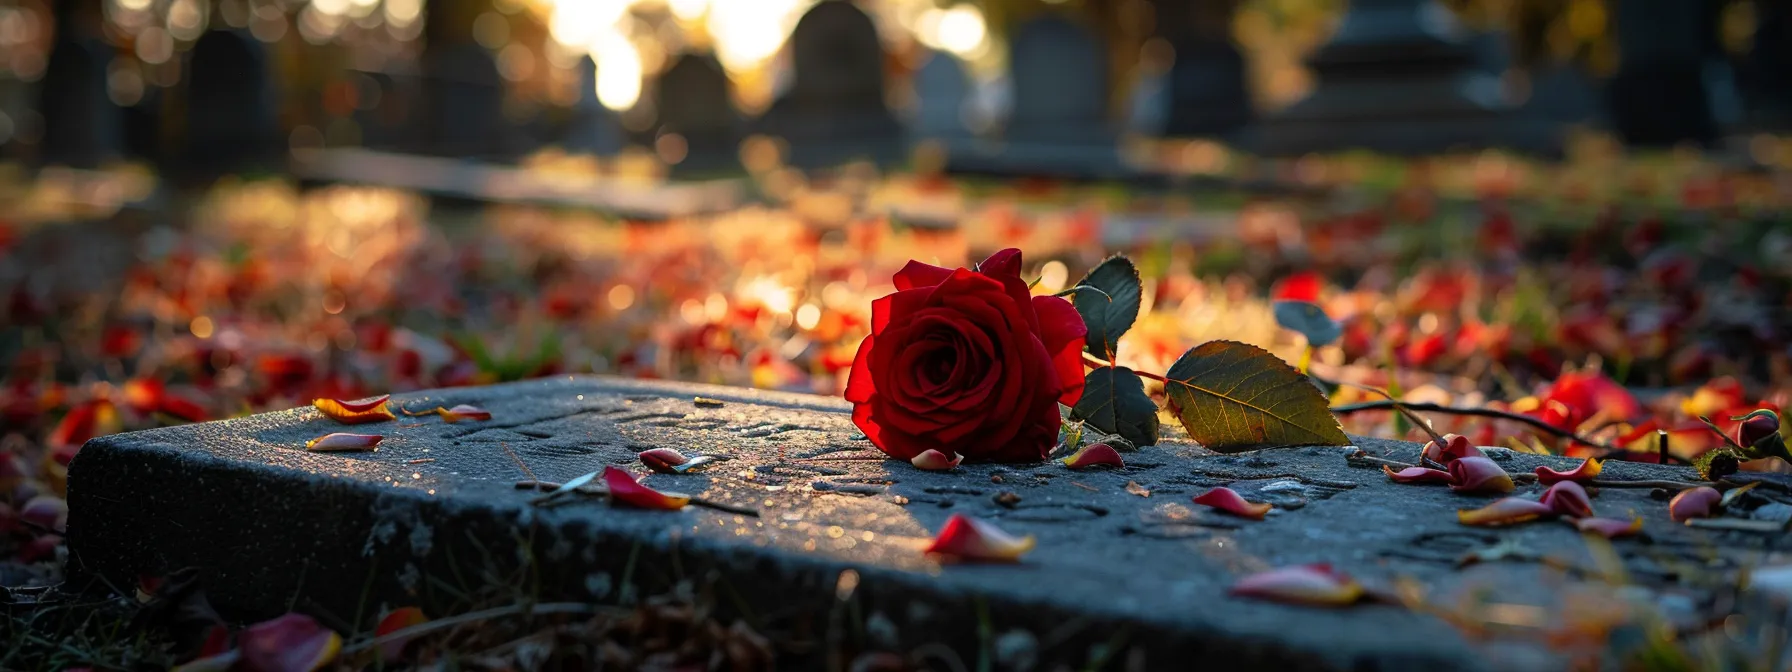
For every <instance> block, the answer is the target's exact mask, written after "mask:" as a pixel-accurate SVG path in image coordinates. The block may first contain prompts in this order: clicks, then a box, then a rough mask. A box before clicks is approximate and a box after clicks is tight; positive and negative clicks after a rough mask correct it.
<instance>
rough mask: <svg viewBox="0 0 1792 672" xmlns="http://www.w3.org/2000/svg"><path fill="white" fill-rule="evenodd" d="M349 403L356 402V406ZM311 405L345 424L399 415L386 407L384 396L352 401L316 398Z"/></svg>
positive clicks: (325, 415)
mask: <svg viewBox="0 0 1792 672" xmlns="http://www.w3.org/2000/svg"><path fill="white" fill-rule="evenodd" d="M349 404H356V406H353V407H351V406H349ZM311 405H312V406H314V407H316V408H317V411H318V412H319V413H322V414H324V417H326V418H329V419H331V420H335V421H337V422H340V423H342V424H345V425H361V424H366V423H369V422H385V421H387V420H397V419H398V416H396V415H392V411H391V409H388V408H386V400H385V398H383V397H369V398H367V399H356V400H354V401H350V402H341V401H337V400H335V399H314V400H312V401H311Z"/></svg>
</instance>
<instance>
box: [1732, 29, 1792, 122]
mask: <svg viewBox="0 0 1792 672" xmlns="http://www.w3.org/2000/svg"><path fill="white" fill-rule="evenodd" d="M1742 66H1743V86H1744V89H1743V94H1744V98H1745V100H1746V102H1747V104H1748V110H1747V113H1746V116H1745V118H1744V122H1743V123H1744V125H1745V127H1747V128H1748V129H1750V130H1768V131H1785V130H1789V129H1792V3H1787V2H1781V1H1772V0H1769V1H1765V2H1756V3H1755V36H1754V41H1753V44H1752V46H1751V48H1750V49H1749V53H1748V56H1747V57H1746V59H1744V61H1743V63H1742Z"/></svg>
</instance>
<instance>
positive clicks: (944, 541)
mask: <svg viewBox="0 0 1792 672" xmlns="http://www.w3.org/2000/svg"><path fill="white" fill-rule="evenodd" d="M1036 543H1037V542H1036V540H1034V539H1033V535H1030V534H1029V535H1027V536H1025V537H1021V538H1018V539H1017V538H1015V537H1014V535H1011V534H1008V533H1007V532H1003V531H1002V530H1001V528H998V527H996V526H995V525H992V524H990V523H986V522H983V521H981V520H977V519H976V518H972V517H970V516H967V515H964V514H962V513H954V514H952V517H951V518H948V519H946V525H945V527H942V528H940V533H939V535H938V536H935V537H934V538H933V543H931V544H928V545H927V548H926V549H924V550H923V552H925V553H927V554H928V555H936V556H940V557H941V558H942V559H947V560H958V561H965V562H1018V561H1020V556H1022V555H1024V554H1026V552H1027V551H1031V550H1033V546H1034V545H1035V544H1036Z"/></svg>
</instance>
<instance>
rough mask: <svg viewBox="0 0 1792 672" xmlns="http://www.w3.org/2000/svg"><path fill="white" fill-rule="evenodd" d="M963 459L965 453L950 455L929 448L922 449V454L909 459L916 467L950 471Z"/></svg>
mask: <svg viewBox="0 0 1792 672" xmlns="http://www.w3.org/2000/svg"><path fill="white" fill-rule="evenodd" d="M963 461H964V456H963V455H958V454H953V455H952V456H950V457H948V456H947V455H946V454H945V453H942V452H940V451H937V450H934V449H932V448H929V449H927V450H924V451H921V454H920V455H916V456H915V459H912V460H909V463H910V464H913V465H915V468H916V469H924V470H927V471H948V470H950V469H952V468H953V467H956V466H958V463H959V462H963Z"/></svg>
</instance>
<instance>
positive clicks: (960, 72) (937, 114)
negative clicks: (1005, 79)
mask: <svg viewBox="0 0 1792 672" xmlns="http://www.w3.org/2000/svg"><path fill="white" fill-rule="evenodd" d="M912 84H913V86H914V89H915V116H914V118H913V119H912V120H911V121H910V122H909V132H910V134H911V135H913V136H914V137H915V138H916V139H918V140H919V139H930V140H939V141H942V142H945V143H947V144H948V145H950V144H955V143H960V142H964V141H967V140H969V139H970V137H971V129H970V127H969V126H968V125H967V124H965V117H966V112H967V110H966V106H967V103H968V102H969V100H970V95H971V82H970V79H969V78H967V77H966V76H965V73H964V64H963V63H960V62H959V61H958V57H957V56H953V55H952V54H950V53H947V52H944V51H933V52H932V53H931V54H930V55H929V56H928V57H927V62H925V63H922V64H921V68H920V69H919V70H916V71H915V75H914V79H913V82H912Z"/></svg>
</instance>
